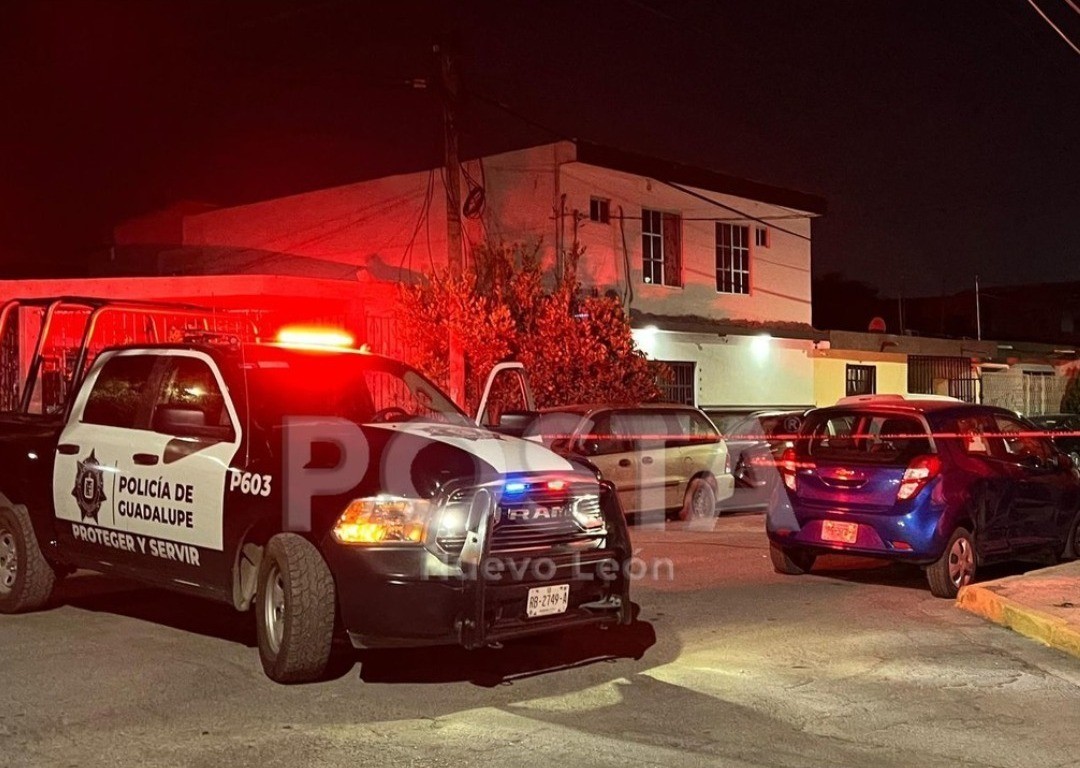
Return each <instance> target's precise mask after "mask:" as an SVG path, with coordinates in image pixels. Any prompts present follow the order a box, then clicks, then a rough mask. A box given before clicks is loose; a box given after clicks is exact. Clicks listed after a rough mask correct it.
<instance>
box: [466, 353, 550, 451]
mask: <svg viewBox="0 0 1080 768" xmlns="http://www.w3.org/2000/svg"><path fill="white" fill-rule="evenodd" d="M535 415H536V398H535V397H533V392H532V387H531V386H530V385H529V375H528V374H527V373H526V371H525V365H524V363H517V362H512V363H499V364H498V365H496V366H495V367H494V368H492V369H491V373H489V374H488V377H487V383H486V384H485V385H484V394H483V396H482V397H481V398H480V407H479V408H478V409H477V411H476V424H477V426H480V427H485V428H487V429H493V430H495V431H498V432H503V433H505V434H509V435H514V436H517V437H520V436H521V433H522V432H523V431H524V430H525V427H526V426H527V425H528V424H529V422H530V421H532V418H533V416H535Z"/></svg>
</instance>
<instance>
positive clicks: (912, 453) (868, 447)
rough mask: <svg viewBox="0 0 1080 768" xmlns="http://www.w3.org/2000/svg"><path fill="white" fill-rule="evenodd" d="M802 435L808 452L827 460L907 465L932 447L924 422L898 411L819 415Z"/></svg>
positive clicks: (811, 421) (811, 420) (810, 420)
mask: <svg viewBox="0 0 1080 768" xmlns="http://www.w3.org/2000/svg"><path fill="white" fill-rule="evenodd" d="M803 435H804V437H805V439H806V451H807V453H808V454H809V455H810V456H812V457H814V458H815V459H819V460H826V461H852V462H871V463H881V464H904V465H906V464H907V463H909V462H910V461H911V459H913V458H915V457H916V456H919V455H921V454H925V453H931V452H932V450H933V449H932V446H931V444H930V436H929V434H927V432H926V427H925V426H924V425H923V422H922V421H920V420H919V419H917V418H915V417H913V416H905V415H902V414H895V413H867V412H862V411H860V412H848V413H844V412H840V413H836V412H833V413H828V414H818V415H816V416H814V417H811V419H809V421H808V423H807V425H806V428H805V430H804V431H803Z"/></svg>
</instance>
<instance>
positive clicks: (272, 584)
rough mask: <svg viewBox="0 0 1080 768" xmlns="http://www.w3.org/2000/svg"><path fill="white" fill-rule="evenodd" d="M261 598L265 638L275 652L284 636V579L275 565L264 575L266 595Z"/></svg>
mask: <svg viewBox="0 0 1080 768" xmlns="http://www.w3.org/2000/svg"><path fill="white" fill-rule="evenodd" d="M263 599H264V601H265V602H264V604H263V613H264V615H265V616H266V640H267V642H268V643H269V645H270V650H272V651H273V652H274V653H277V652H278V651H279V650H280V649H281V641H282V638H284V636H285V580H284V579H283V578H282V577H281V571H280V570H278V567H277V566H276V565H272V566H270V572H269V573H268V574H267V575H266V595H265V597H264V598H263Z"/></svg>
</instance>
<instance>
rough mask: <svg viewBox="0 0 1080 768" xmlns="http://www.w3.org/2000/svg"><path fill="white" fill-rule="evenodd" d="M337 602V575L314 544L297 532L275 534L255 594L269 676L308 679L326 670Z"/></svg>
mask: <svg viewBox="0 0 1080 768" xmlns="http://www.w3.org/2000/svg"><path fill="white" fill-rule="evenodd" d="M336 603H337V601H336V599H335V594H334V579H333V577H332V576H331V575H330V569H329V568H328V567H327V565H326V561H325V560H323V557H322V555H321V554H320V553H319V550H318V549H316V548H315V545H314V544H312V543H311V542H310V541H308V540H307V539H305V538H303V537H302V536H297V535H296V534H294V533H279V534H278V535H277V536H274V537H273V538H272V539H270V541H269V543H268V544H267V545H266V550H265V552H264V553H263V557H262V562H261V563H260V564H259V581H258V591H257V593H256V595H255V617H256V618H255V623H256V630H257V635H258V640H259V657H260V659H261V660H262V665H263V669H264V670H265V671H266V675H267V677H269V678H270V679H271V680H274V681H276V682H279V683H306V682H312V681H314V680H319V679H320V678H321V677H322V676H323V674H324V673H325V671H326V665H327V662H328V661H329V660H330V646H331V643H332V641H333V637H334V614H335V605H336Z"/></svg>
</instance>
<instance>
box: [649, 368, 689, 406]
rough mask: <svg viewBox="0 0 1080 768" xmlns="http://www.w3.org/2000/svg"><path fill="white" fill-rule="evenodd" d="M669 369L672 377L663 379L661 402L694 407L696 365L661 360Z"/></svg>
mask: <svg viewBox="0 0 1080 768" xmlns="http://www.w3.org/2000/svg"><path fill="white" fill-rule="evenodd" d="M660 362H661V363H663V364H664V365H665V366H667V369H668V370H669V371H671V377H670V378H666V379H661V380H660V381H659V382H658V383H659V386H660V400H661V401H662V402H665V403H678V404H679V405H694V404H695V396H694V395H695V392H694V389H695V387H694V384H695V380H696V378H697V377H696V376H695V365H696V364H695V363H687V362H680V361H674V360H661V361H660Z"/></svg>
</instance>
